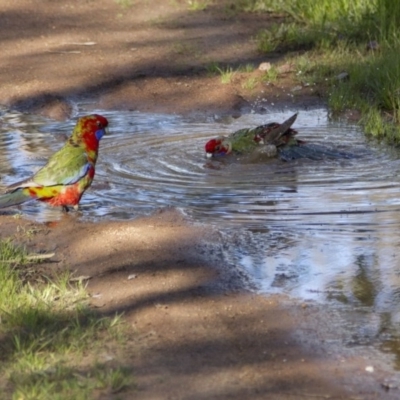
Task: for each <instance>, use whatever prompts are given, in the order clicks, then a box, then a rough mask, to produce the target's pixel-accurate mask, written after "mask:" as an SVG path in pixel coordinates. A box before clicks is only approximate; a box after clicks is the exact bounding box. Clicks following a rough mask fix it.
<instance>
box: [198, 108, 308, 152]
mask: <svg viewBox="0 0 400 400" xmlns="http://www.w3.org/2000/svg"><path fill="white" fill-rule="evenodd" d="M296 118H297V114H294V115H292V116H291V117H290V118H288V119H287V120H286V121H285V122H283V123H281V124H279V123H277V122H271V123H269V124H265V125H260V126H257V127H256V128H250V129H240V130H238V131H236V132H234V133H232V134H230V135H229V136H219V137H217V138H215V139H211V140H209V141H208V142H207V143H206V146H205V150H206V154H207V157H215V156H222V155H227V154H230V153H237V154H246V153H250V152H252V151H254V150H256V149H257V150H258V149H259V148H260V146H261V145H263V150H264V151H265V152H266V153H268V152H270V156H271V157H273V156H275V155H277V154H278V149H279V148H280V147H284V146H299V145H301V144H303V142H302V141H300V140H298V139H297V138H295V135H296V134H297V131H295V130H294V129H292V128H291V126H292V125H293V123H294V121H296Z"/></svg>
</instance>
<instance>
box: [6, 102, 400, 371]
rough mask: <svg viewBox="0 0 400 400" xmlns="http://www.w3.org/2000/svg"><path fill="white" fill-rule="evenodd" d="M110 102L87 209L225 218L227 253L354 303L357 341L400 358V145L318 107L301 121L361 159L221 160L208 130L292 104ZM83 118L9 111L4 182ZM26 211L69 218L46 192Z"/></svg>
mask: <svg viewBox="0 0 400 400" xmlns="http://www.w3.org/2000/svg"><path fill="white" fill-rule="evenodd" d="M101 113H102V114H104V115H105V116H106V117H108V119H109V121H110V131H111V135H110V136H109V137H106V138H104V139H103V140H102V143H101V152H100V157H99V162H98V168H97V175H96V178H95V183H94V184H93V187H92V189H91V190H90V191H89V192H88V193H86V194H85V195H84V198H83V201H82V203H81V208H82V209H83V211H84V213H83V215H84V218H88V219H91V220H99V219H128V218H134V217H137V216H140V215H145V214H150V213H152V212H153V211H154V210H155V209H157V208H160V207H165V206H174V207H180V208H181V209H182V210H184V212H185V213H187V214H188V215H190V216H191V217H192V218H193V219H194V220H195V221H198V222H202V223H209V224H213V225H214V226H215V227H217V228H218V230H219V231H220V233H221V242H222V246H221V248H222V252H223V256H224V259H225V261H226V262H227V263H228V264H230V265H232V266H235V267H236V268H240V269H242V270H243V271H245V272H246V273H247V274H249V276H250V278H251V280H252V281H253V283H254V284H255V285H257V287H258V288H259V290H260V291H261V292H283V293H287V294H289V295H292V296H295V297H298V298H302V299H304V300H309V299H312V300H317V301H319V302H327V303H329V304H330V306H332V307H337V308H338V309H340V310H342V311H343V322H344V323H346V324H348V325H349V326H350V327H352V329H353V331H354V332H355V333H354V337H353V339H352V340H353V341H354V343H353V344H367V343H368V344H370V343H378V344H379V345H380V346H381V347H382V349H384V350H386V351H389V352H391V353H394V354H396V355H399V357H400V350H399V340H398V339H397V337H399V336H400V328H399V322H400V311H399V310H400V273H399V271H400V267H399V266H400V255H399V252H398V248H399V245H400V235H399V232H400V194H399V188H400V184H399V179H400V178H399V176H400V153H399V152H397V151H395V150H393V149H389V148H388V147H386V146H384V145H378V144H376V143H369V142H368V141H367V140H366V138H365V136H364V135H363V133H362V132H361V131H360V130H359V129H358V128H357V127H355V126H351V125H347V124H343V123H339V122H331V121H329V120H328V118H327V113H326V111H325V110H311V111H302V112H300V114H299V117H298V119H297V121H296V123H295V125H294V127H295V128H296V129H297V130H298V131H299V137H301V138H302V139H305V140H306V141H308V142H310V143H318V144H323V145H326V146H329V147H333V148H336V149H340V150H342V151H345V152H351V153H352V154H354V156H355V157H354V158H350V159H334V160H331V159H326V160H323V161H313V160H304V159H303V160H297V161H293V162H283V161H280V160H271V161H268V162H264V163H245V162H241V160H240V159H239V160H237V159H235V157H233V158H231V159H222V160H216V161H210V160H206V159H205V157H204V144H205V142H206V141H207V140H208V139H209V138H211V137H214V136H217V135H220V134H229V133H230V132H233V131H235V130H237V129H240V128H243V127H246V126H256V125H260V124H263V123H265V122H270V121H283V120H284V119H285V118H287V117H288V116H290V115H291V112H289V111H288V112H282V113H273V114H272V113H271V114H268V115H252V114H249V115H244V116H242V117H241V118H239V119H237V120H234V119H230V118H227V119H224V120H218V118H209V119H204V120H203V121H199V120H198V119H197V120H194V119H192V118H182V117H177V116H171V115H156V114H143V113H136V112H102V111H101ZM73 125H74V121H68V122H66V123H53V122H52V123H49V121H46V120H44V119H42V118H40V117H38V116H29V115H22V114H19V113H11V112H9V111H5V110H4V111H3V112H2V115H1V126H0V132H1V136H0V172H1V176H2V184H3V185H7V184H11V183H13V182H15V181H18V180H20V179H23V178H24V177H27V176H29V175H30V174H31V173H32V172H33V171H35V170H37V169H38V168H39V167H40V166H42V165H43V164H44V163H45V160H46V159H47V158H48V156H49V155H50V154H52V153H53V152H54V151H55V150H56V149H58V148H59V147H61V145H62V143H63V142H64V140H65V137H66V135H68V134H69V133H70V131H71V129H72V128H73ZM21 211H22V212H23V214H24V215H28V216H29V217H30V218H34V219H35V220H39V221H45V220H54V219H57V218H60V217H61V212H60V211H59V210H56V209H52V208H49V207H47V206H44V205H40V204H37V203H35V204H33V203H32V204H28V205H24V206H23V207H21ZM399 366H400V365H399Z"/></svg>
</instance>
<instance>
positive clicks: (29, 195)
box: [0, 114, 108, 211]
mask: <svg viewBox="0 0 400 400" xmlns="http://www.w3.org/2000/svg"><path fill="white" fill-rule="evenodd" d="M107 126H108V121H107V119H106V118H104V117H103V116H101V115H98V114H93V115H87V116H85V117H82V118H79V119H78V122H77V124H76V125H75V128H74V130H73V132H72V135H71V136H70V137H69V138H68V140H67V142H66V143H65V144H64V146H63V147H62V148H61V149H60V150H59V151H57V152H56V153H55V154H53V155H52V156H51V157H50V159H49V161H48V162H47V164H46V165H45V166H44V167H43V168H41V169H40V170H39V171H38V172H36V174H34V175H33V176H32V177H31V178H29V179H27V180H24V181H22V182H17V183H15V184H14V185H11V186H9V187H8V188H7V190H6V192H5V194H3V195H1V196H0V208H4V207H10V206H14V205H17V204H21V203H24V202H26V201H28V200H32V199H36V200H39V201H44V202H46V203H48V204H50V205H52V206H61V207H62V208H63V210H65V211H68V208H69V207H73V208H74V209H75V210H77V209H78V204H79V201H80V199H81V197H82V195H83V193H84V192H85V190H86V189H87V188H88V187H89V186H90V185H91V183H92V181H93V177H94V174H95V165H96V160H97V155H98V149H99V142H100V139H101V138H102V137H103V135H104V134H106V133H107V129H106V128H107Z"/></svg>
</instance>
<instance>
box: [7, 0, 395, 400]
mask: <svg viewBox="0 0 400 400" xmlns="http://www.w3.org/2000/svg"><path fill="white" fill-rule="evenodd" d="M120 3H121V2H120ZM217 3H218V6H210V7H209V8H208V9H207V10H206V11H201V12H190V11H188V9H187V4H188V2H187V1H183V0H181V1H178V0H176V1H172V0H171V1H164V0H157V1H156V0H155V1H148V0H143V1H132V6H130V7H127V8H124V7H122V6H120V5H118V3H117V2H115V1H111V0H87V1H77V0H71V1H68V2H57V1H51V0H43V1H40V2H38V1H34V0H32V1H31V0H15V1H12V2H11V1H10V2H5V1H4V2H2V4H0V34H1V44H2V52H1V55H0V57H1V61H2V62H1V74H0V84H1V87H2V90H1V91H0V103H1V104H6V105H8V106H10V107H17V108H19V109H22V110H26V111H29V112H37V113H42V114H44V115H46V116H49V117H51V118H55V119H63V118H68V117H70V116H73V115H74V111H75V109H76V108H75V107H76V103H77V102H81V101H91V102H92V106H93V107H101V108H109V109H115V110H122V109H129V110H131V109H132V110H141V111H164V112H175V113H210V114H214V113H229V114H232V115H239V114H240V113H241V112H246V111H249V109H250V107H252V108H253V109H254V110H255V111H259V112H265V107H269V106H271V105H272V103H274V104H276V103H277V102H279V104H280V105H295V107H299V108H304V107H307V106H309V105H314V104H318V103H319V102H320V99H319V97H318V96H317V95H316V93H313V89H312V88H301V89H300V90H298V91H296V92H295V94H294V92H292V91H291V89H292V88H293V86H295V85H297V83H296V82H295V81H294V80H293V79H292V77H291V76H290V75H288V76H286V75H285V74H282V76H281V77H280V79H279V80H278V82H277V83H273V84H269V85H267V84H265V83H259V84H258V85H257V86H256V87H255V88H253V89H251V90H250V89H246V88H245V85H244V82H246V80H247V79H248V78H252V77H259V76H260V74H261V72H260V71H257V70H256V71H254V72H252V73H246V74H245V73H243V74H240V73H237V74H236V75H235V77H234V79H233V82H232V83H231V84H227V85H223V84H221V81H220V77H219V76H209V75H208V74H207V70H206V67H207V66H208V65H210V64H212V63H219V64H220V65H228V64H229V65H232V66H238V65H245V64H248V63H253V64H254V65H258V64H259V63H260V62H262V61H271V62H276V61H279V58H277V57H271V58H270V59H268V57H265V56H262V55H260V54H259V53H258V52H257V51H256V43H255V42H254V40H253V38H254V36H255V35H256V33H257V31H258V30H259V29H260V28H262V27H265V26H267V25H268V24H270V23H271V16H269V15H267V14H264V15H261V14H260V15H257V14H235V13H233V10H232V8H231V7H229V4H230V3H231V2H229V1H226V2H225V1H220V2H217ZM262 99H264V100H262ZM0 225H1V230H0V232H1V236H2V237H9V236H13V237H14V238H15V239H16V240H19V241H22V242H23V243H25V244H26V245H27V246H28V248H29V249H32V250H35V251H46V252H48V251H55V253H56V256H55V261H56V262H52V263H49V264H47V265H43V266H42V267H41V268H44V269H45V270H46V271H47V272H50V271H52V272H55V271H58V270H63V269H70V270H72V271H76V272H75V274H76V275H82V276H83V275H86V276H90V277H91V279H90V281H89V286H88V288H89V292H90V293H91V294H92V295H95V296H93V299H92V305H93V307H96V308H97V309H98V310H99V311H100V312H105V313H113V312H115V311H119V312H121V311H124V312H125V315H126V321H127V323H128V325H129V326H130V327H131V343H130V345H131V346H130V351H129V352H128V353H127V354H126V357H125V359H123V360H119V362H120V363H123V364H125V365H128V366H130V367H133V369H134V371H135V376H136V378H137V388H136V389H134V390H133V391H132V392H127V393H126V392H125V393H119V394H118V395H116V396H115V398H119V399H121V398H126V399H131V398H139V399H149V400H150V399H151V400H153V399H191V400H192V399H278V400H280V399H326V398H329V399H391V398H393V399H395V398H398V397H397V396H398V395H399V393H398V392H396V391H389V392H385V391H383V389H382V387H381V384H382V382H383V380H384V379H385V378H388V377H390V374H389V373H388V371H387V370H386V367H385V366H384V365H379V364H377V363H376V362H375V360H374V355H373V353H372V352H369V353H368V354H360V353H357V352H356V351H355V352H354V353H353V352H350V350H349V349H348V348H344V347H342V346H343V340H342V338H341V335H344V331H342V330H341V329H340V328H339V327H337V326H335V325H334V323H333V322H332V321H334V318H335V316H334V315H331V314H330V313H329V312H328V311H327V310H324V309H323V308H322V309H320V308H319V307H317V306H316V305H312V304H302V303H298V302H296V301H293V300H290V299H287V298H284V297H280V296H269V297H262V296H256V295H254V294H249V293H246V292H244V291H240V290H237V285H236V284H237V278H238V277H237V276H236V273H235V272H234V271H233V270H227V269H226V268H225V267H226V266H224V265H222V264H221V263H222V258H221V256H220V253H219V251H218V238H217V237H215V236H213V235H215V232H213V230H212V229H211V228H209V227H197V226H192V225H191V224H190V223H189V222H187V221H185V220H184V219H183V218H182V217H181V216H180V215H179V214H177V213H176V212H175V211H174V210H169V211H162V212H159V213H157V214H155V215H154V216H152V217H150V218H145V219H138V220H132V221H127V222H124V223H117V222H103V223H98V224H89V223H83V222H80V221H79V218H77V217H74V216H71V215H68V216H66V218H65V219H64V220H62V221H61V222H60V223H57V224H52V225H51V226H49V225H40V224H35V223H32V222H29V221H25V220H18V219H15V218H11V217H6V216H2V217H1V219H0ZM27 232H29V233H30V234H29V235H27ZM129 277H131V279H128V278H129ZM371 363H372V364H373V365H374V368H375V372H374V373H373V374H371V373H368V372H366V371H365V368H366V366H368V365H370V364H371ZM110 398H113V397H110Z"/></svg>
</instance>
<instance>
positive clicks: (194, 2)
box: [187, 0, 210, 11]
mask: <svg viewBox="0 0 400 400" xmlns="http://www.w3.org/2000/svg"><path fill="white" fill-rule="evenodd" d="M187 3H188V9H189V10H190V11H203V10H205V9H206V8H207V7H208V6H209V5H210V0H187Z"/></svg>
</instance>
